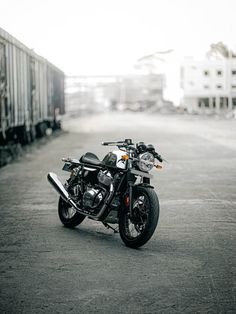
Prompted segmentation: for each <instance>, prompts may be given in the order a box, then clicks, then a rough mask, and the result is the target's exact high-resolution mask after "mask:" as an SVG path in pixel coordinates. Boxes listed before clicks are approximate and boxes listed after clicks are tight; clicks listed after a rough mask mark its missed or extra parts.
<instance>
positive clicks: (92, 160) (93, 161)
mask: <svg viewBox="0 0 236 314" xmlns="http://www.w3.org/2000/svg"><path fill="white" fill-rule="evenodd" d="M80 162H83V163H85V164H90V165H94V166H101V165H102V162H101V161H100V160H99V159H98V157H97V156H96V155H95V154H93V153H90V152H87V153H86V154H84V155H83V156H82V157H81V158H80Z"/></svg>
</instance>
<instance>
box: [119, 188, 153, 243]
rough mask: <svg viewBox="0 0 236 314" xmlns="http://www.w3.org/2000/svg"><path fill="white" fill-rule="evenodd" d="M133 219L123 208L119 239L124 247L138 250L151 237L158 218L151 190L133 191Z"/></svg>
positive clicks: (136, 189)
mask: <svg viewBox="0 0 236 314" xmlns="http://www.w3.org/2000/svg"><path fill="white" fill-rule="evenodd" d="M132 206H133V217H132V218H131V217H130V213H129V209H128V208H127V207H124V208H123V210H122V211H121V214H120V218H119V231H120V237H121V239H122V241H123V242H124V243H125V245H126V246H128V247H131V248H138V247H140V246H142V245H144V244H145V243H147V241H148V240H149V239H150V238H151V237H152V235H153V233H154V231H155V229H156V226H157V223H158V218H159V201H158V197H157V195H156V193H155V191H154V190H153V189H152V188H146V187H142V186H136V187H134V189H133V204H132Z"/></svg>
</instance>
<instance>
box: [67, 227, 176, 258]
mask: <svg viewBox="0 0 236 314" xmlns="http://www.w3.org/2000/svg"><path fill="white" fill-rule="evenodd" d="M63 229H64V230H63V232H64V231H66V233H67V234H70V235H72V234H74V235H76V241H82V242H85V243H89V245H91V243H92V245H93V246H96V245H99V246H100V247H104V248H106V249H107V247H109V249H115V250H117V249H118V250H122V251H123V250H129V251H133V252H135V251H136V252H138V254H140V253H144V254H148V255H149V254H150V255H154V254H173V253H174V252H175V251H176V250H177V243H176V241H175V240H174V239H169V238H167V237H166V238H163V237H161V238H159V236H158V235H154V236H153V238H152V239H150V241H149V242H147V243H146V244H145V245H144V246H142V247H140V248H132V249H131V248H129V247H127V246H126V245H125V244H124V243H123V242H122V240H121V238H120V235H119V233H114V231H112V230H107V229H105V227H103V226H102V225H99V223H96V224H95V223H94V224H92V225H89V224H84V225H80V226H79V227H76V228H72V229H69V228H65V227H63ZM77 235H78V238H77ZM73 239H75V238H74V236H73Z"/></svg>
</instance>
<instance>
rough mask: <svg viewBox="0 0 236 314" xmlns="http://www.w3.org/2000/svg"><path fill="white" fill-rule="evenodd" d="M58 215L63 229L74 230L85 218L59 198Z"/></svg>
mask: <svg viewBox="0 0 236 314" xmlns="http://www.w3.org/2000/svg"><path fill="white" fill-rule="evenodd" d="M58 215H59V218H60V220H61V222H62V223H63V225H64V226H65V227H68V228H74V227H76V226H78V225H79V224H80V223H81V222H82V221H83V220H84V218H85V216H84V215H82V214H80V213H78V212H77V211H76V210H75V209H74V208H73V207H72V206H71V205H70V204H68V203H67V202H65V201H64V200H63V199H62V198H61V197H60V198H59V202H58Z"/></svg>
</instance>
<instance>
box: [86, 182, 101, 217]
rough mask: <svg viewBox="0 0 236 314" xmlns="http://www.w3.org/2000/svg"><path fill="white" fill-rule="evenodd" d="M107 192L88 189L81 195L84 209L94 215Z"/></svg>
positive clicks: (98, 189)
mask: <svg viewBox="0 0 236 314" xmlns="http://www.w3.org/2000/svg"><path fill="white" fill-rule="evenodd" d="M106 194H107V192H106V191H105V190H104V189H100V188H92V187H88V188H87V191H86V192H85V193H84V195H83V205H84V208H85V209H87V210H89V211H91V212H92V213H94V214H96V213H97V212H98V210H99V209H100V207H101V205H102V201H103V200H104V198H105V196H106Z"/></svg>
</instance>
